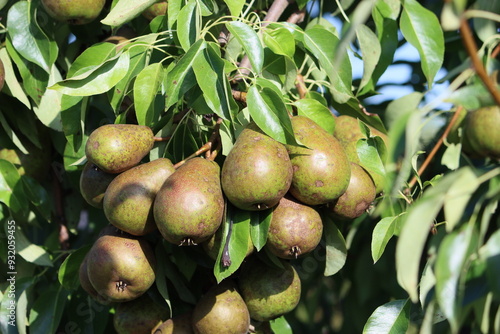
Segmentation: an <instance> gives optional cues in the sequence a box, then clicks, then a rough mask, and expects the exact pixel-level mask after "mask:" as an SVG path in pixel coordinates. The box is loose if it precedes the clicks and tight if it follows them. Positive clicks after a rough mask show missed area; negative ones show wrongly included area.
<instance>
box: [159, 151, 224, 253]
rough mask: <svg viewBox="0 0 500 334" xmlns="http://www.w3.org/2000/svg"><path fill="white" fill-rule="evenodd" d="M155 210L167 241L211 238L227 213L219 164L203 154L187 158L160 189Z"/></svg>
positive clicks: (195, 241) (184, 242) (180, 242)
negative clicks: (204, 157)
mask: <svg viewBox="0 0 500 334" xmlns="http://www.w3.org/2000/svg"><path fill="white" fill-rule="evenodd" d="M153 212H154V218H155V221H156V225H157V226H158V230H159V231H160V233H161V235H162V236H163V238H165V240H167V241H168V242H171V243H173V244H176V245H186V246H187V245H194V244H198V243H201V242H203V241H205V240H207V239H208V238H210V237H211V236H212V235H213V234H214V233H215V231H217V229H218V228H219V226H220V225H221V223H222V216H223V213H224V197H223V195H222V190H221V186H220V168H219V165H217V163H215V162H214V161H210V160H206V159H203V158H200V157H197V158H192V159H189V160H188V161H186V162H185V163H184V164H183V165H181V166H180V167H179V168H178V169H177V170H176V171H175V172H174V173H173V174H172V175H171V176H170V177H169V178H168V179H167V180H166V181H165V183H164V184H163V186H162V187H161V189H160V190H159V191H158V194H157V195H156V199H155V202H154V209H153Z"/></svg>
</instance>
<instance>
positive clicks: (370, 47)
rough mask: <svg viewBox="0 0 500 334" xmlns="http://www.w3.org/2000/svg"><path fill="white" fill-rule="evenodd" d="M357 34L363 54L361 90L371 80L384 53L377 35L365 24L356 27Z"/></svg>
mask: <svg viewBox="0 0 500 334" xmlns="http://www.w3.org/2000/svg"><path fill="white" fill-rule="evenodd" d="M356 36H357V37H358V41H359V46H360V48H361V54H362V56H363V77H362V78H361V82H360V84H359V90H361V89H362V88H363V87H364V86H366V84H368V83H369V82H370V79H371V78H372V75H373V72H374V71H375V67H376V66H377V64H378V61H379V59H380V55H381V54H382V48H381V47H380V42H379V40H378V38H377V35H375V33H374V32H373V31H372V30H371V29H370V28H368V27H367V26H366V25H364V24H360V25H359V26H358V27H357V28H356Z"/></svg>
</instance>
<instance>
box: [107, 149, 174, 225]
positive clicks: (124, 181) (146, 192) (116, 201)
mask: <svg viewBox="0 0 500 334" xmlns="http://www.w3.org/2000/svg"><path fill="white" fill-rule="evenodd" d="M174 172H175V169H174V166H173V164H172V162H171V161H170V160H169V159H166V158H159V159H156V160H153V161H150V162H147V163H144V164H140V165H138V166H135V167H132V168H131V169H129V170H126V171H125V172H123V173H121V174H119V175H118V176H117V177H116V178H115V179H114V180H113V181H112V182H111V183H110V184H109V186H108V188H107V190H106V193H105V195H104V200H103V207H104V214H105V215H106V218H108V220H109V222H110V223H111V224H113V225H114V226H116V227H117V228H119V229H120V230H122V231H125V232H127V233H130V234H132V235H146V234H148V233H150V232H152V231H155V230H156V223H155V220H154V217H153V203H154V200H155V197H156V193H157V192H158V191H159V190H160V188H161V186H162V185H163V183H164V182H165V180H166V179H167V178H168V177H169V176H170V175H171V174H173V173H174Z"/></svg>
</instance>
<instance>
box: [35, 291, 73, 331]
mask: <svg viewBox="0 0 500 334" xmlns="http://www.w3.org/2000/svg"><path fill="white" fill-rule="evenodd" d="M68 294H69V292H68V291H66V290H65V289H64V288H63V287H62V286H59V287H58V288H57V289H54V288H51V289H46V290H45V291H43V292H42V293H41V295H40V296H39V297H38V299H37V300H36V301H35V303H34V304H33V307H32V308H31V311H30V316H29V322H30V333H32V334H46V333H56V332H57V328H58V327H59V322H60V321H61V318H62V315H63V311H64V306H65V305H66V301H67V298H68Z"/></svg>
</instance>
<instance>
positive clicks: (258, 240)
mask: <svg viewBox="0 0 500 334" xmlns="http://www.w3.org/2000/svg"><path fill="white" fill-rule="evenodd" d="M272 216H273V210H272V209H269V210H263V211H252V212H250V237H251V238H252V242H253V245H254V246H255V248H256V249H257V251H258V252H259V251H260V250H261V249H262V247H264V245H265V244H266V242H267V234H268V232H269V225H270V224H271V218H272Z"/></svg>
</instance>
